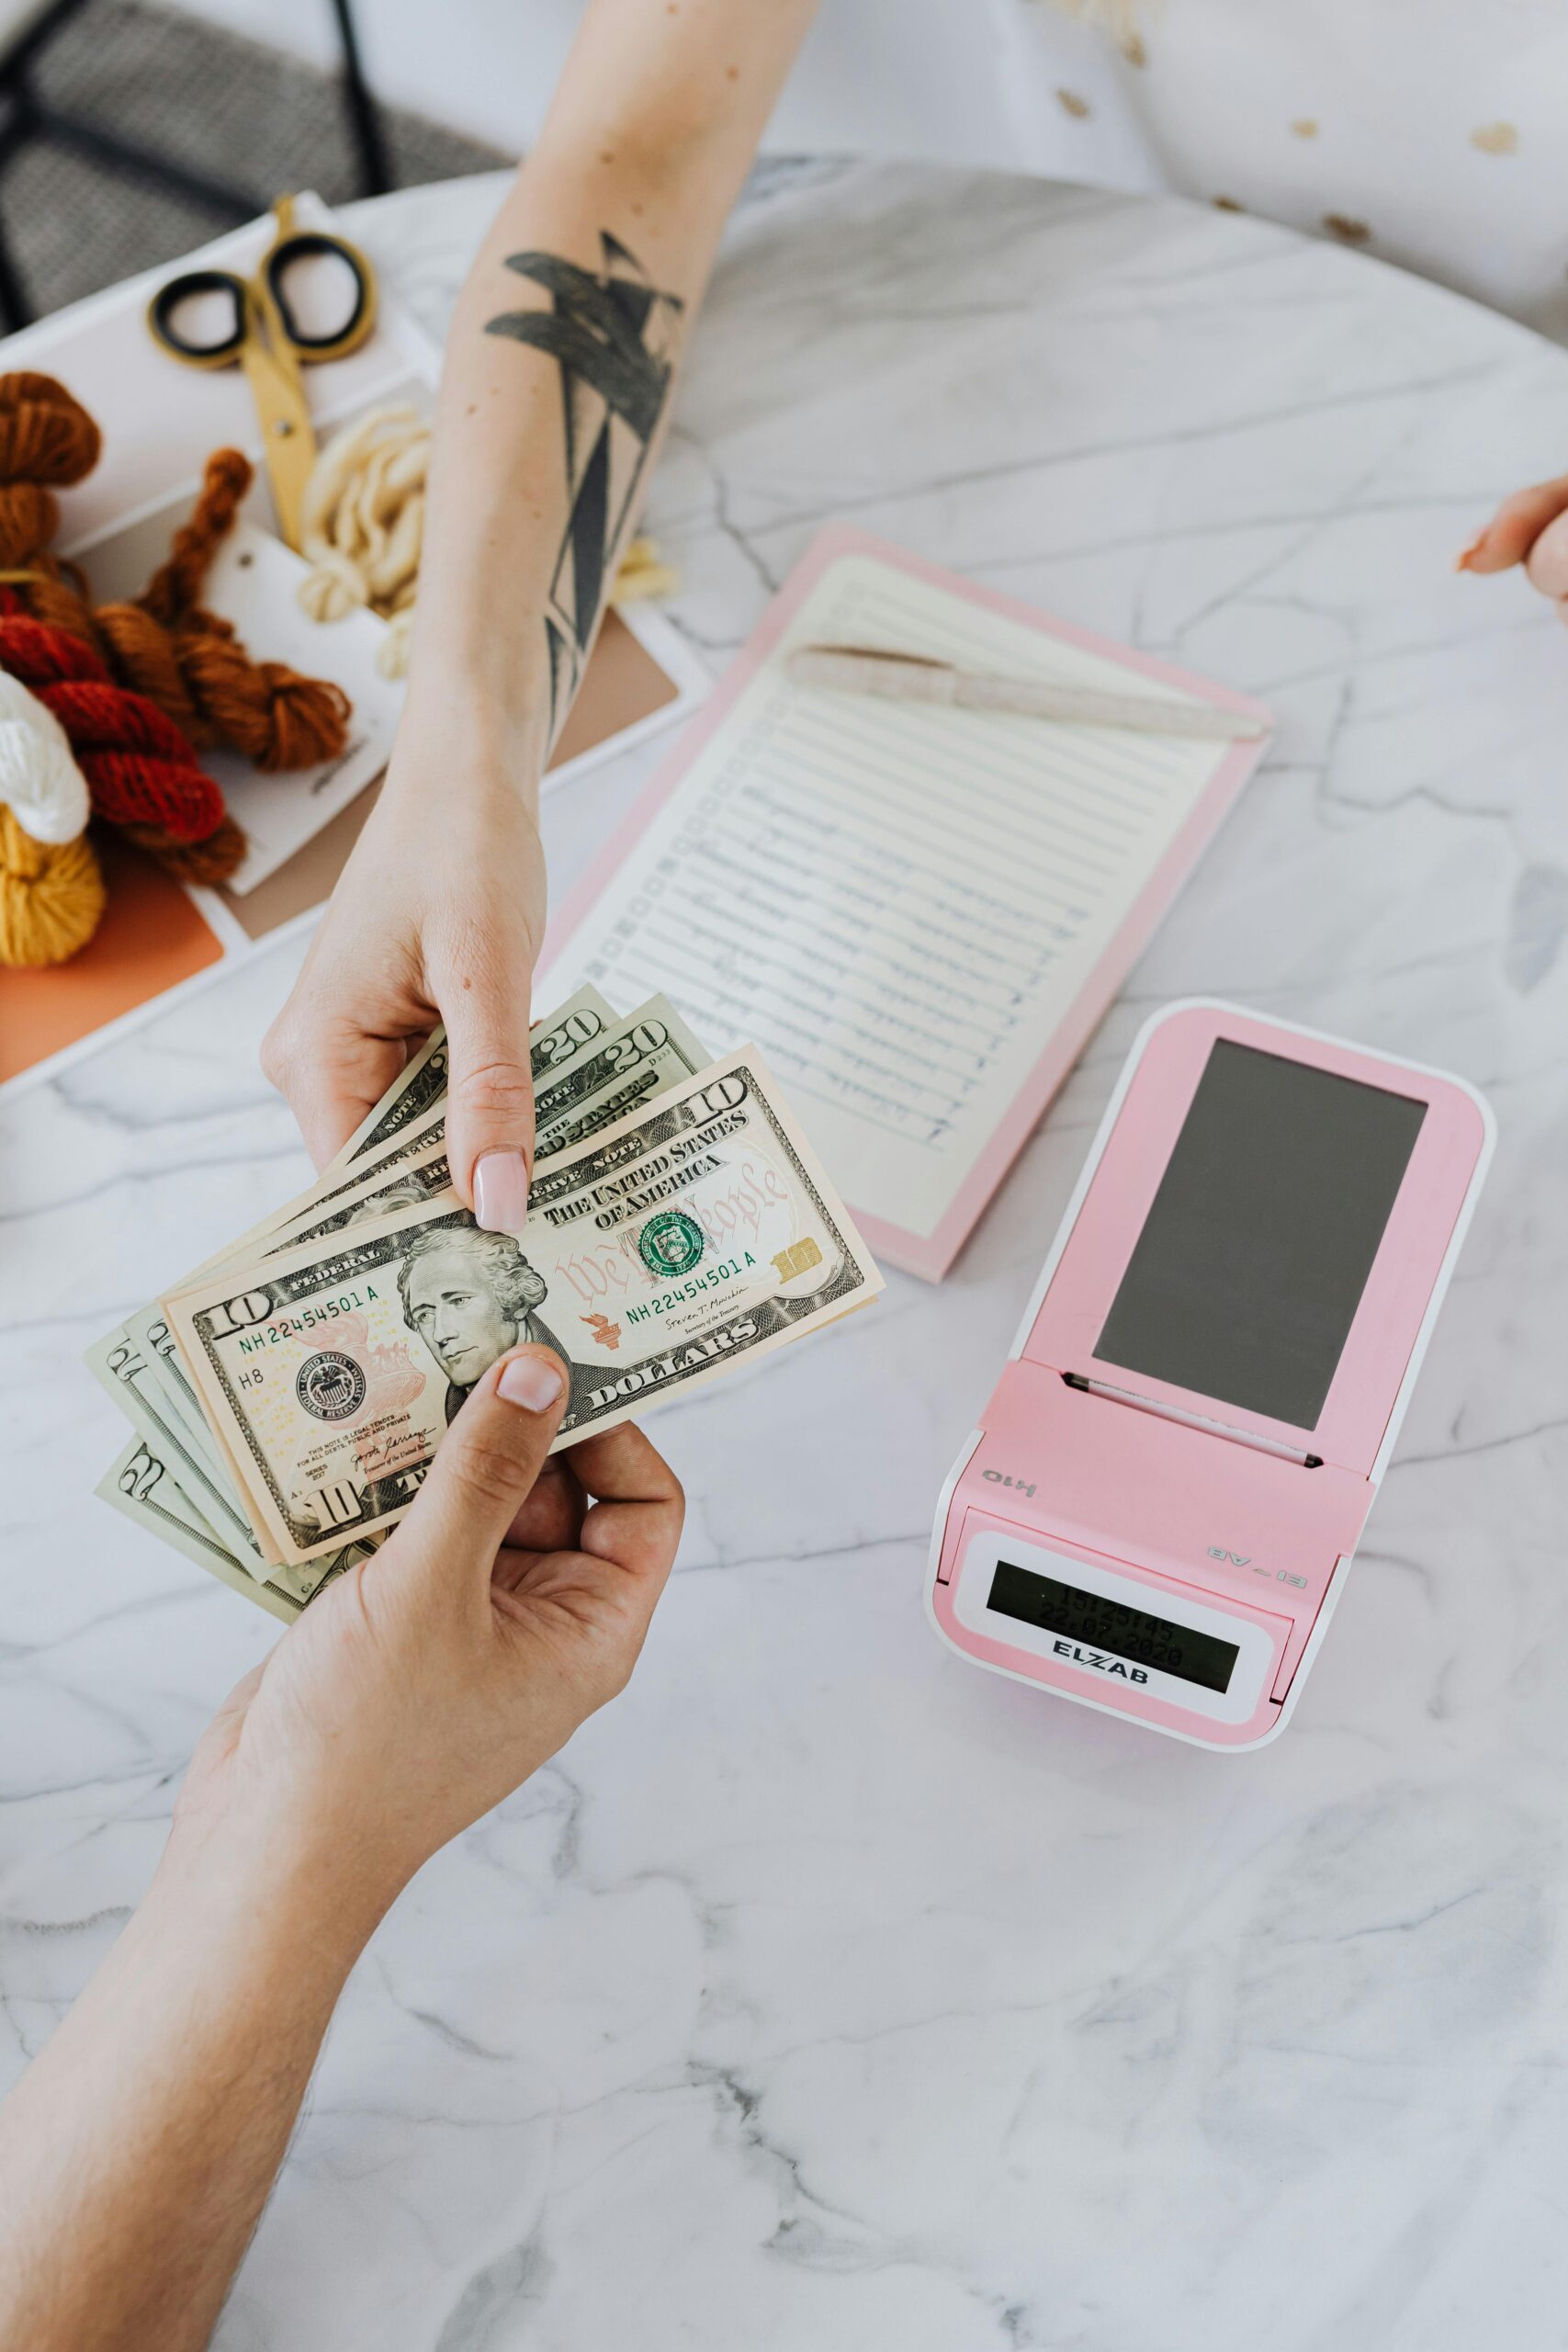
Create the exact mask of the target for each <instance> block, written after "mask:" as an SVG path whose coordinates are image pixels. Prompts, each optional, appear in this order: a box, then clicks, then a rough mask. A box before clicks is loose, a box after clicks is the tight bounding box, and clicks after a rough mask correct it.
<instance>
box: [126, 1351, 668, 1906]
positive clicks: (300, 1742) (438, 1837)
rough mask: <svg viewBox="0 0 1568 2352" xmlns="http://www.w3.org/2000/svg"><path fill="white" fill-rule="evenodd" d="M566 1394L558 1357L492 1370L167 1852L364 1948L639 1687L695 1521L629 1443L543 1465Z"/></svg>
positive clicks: (234, 1708)
mask: <svg viewBox="0 0 1568 2352" xmlns="http://www.w3.org/2000/svg"><path fill="white" fill-rule="evenodd" d="M566 1393H567V1392H566V1385H565V1382H564V1379H563V1377H562V1374H561V1367H560V1364H559V1362H558V1359H557V1358H556V1357H555V1356H554V1355H552V1354H551V1353H550V1352H549V1351H548V1350H547V1349H544V1348H519V1349H516V1350H514V1351H513V1352H512V1353H511V1354H510V1355H508V1356H505V1357H503V1358H502V1360H501V1362H500V1363H497V1364H494V1365H492V1366H491V1370H490V1371H489V1372H488V1373H487V1374H485V1376H484V1378H483V1379H482V1380H481V1381H479V1383H478V1385H476V1387H475V1388H474V1390H473V1392H472V1394H471V1395H470V1396H469V1397H468V1401H467V1402H466V1403H465V1405H464V1406H463V1408H462V1410H461V1411H460V1412H459V1413H458V1415H457V1419H456V1420H455V1421H454V1422H453V1424H452V1428H451V1430H450V1432H449V1433H448V1435H447V1436H446V1440H445V1441H444V1442H443V1444H442V1446H441V1449H440V1452H439V1453H437V1455H436V1457H435V1460H434V1464H432V1466H431V1469H430V1473H429V1476H427V1478H426V1479H425V1482H424V1485H423V1487H422V1489H421V1491H420V1494H419V1496H418V1498H417V1499H416V1500H415V1502H414V1505H413V1508H412V1510H411V1511H410V1513H409V1515H408V1517H407V1518H406V1519H405V1520H404V1521H402V1523H401V1525H400V1526H399V1527H398V1528H397V1529H396V1531H395V1532H393V1534H392V1536H391V1537H390V1539H389V1541H388V1542H387V1543H386V1544H384V1545H383V1546H382V1547H381V1549H380V1550H379V1551H378V1553H376V1554H375V1555H373V1556H372V1557H370V1558H369V1559H367V1560H365V1561H363V1562H362V1563H361V1564H360V1565H359V1566H357V1567H355V1568H354V1569H352V1570H350V1571H349V1572H348V1573H347V1574H345V1575H344V1576H343V1577H340V1578H339V1579H338V1580H337V1581H336V1582H335V1583H334V1584H333V1585H330V1586H329V1587H328V1588H327V1589H326V1590H325V1591H324V1592H323V1593H321V1595H320V1596H319V1598H318V1599H317V1600H313V1601H312V1602H311V1604H310V1608H309V1609H308V1610H307V1611H305V1613H304V1615H303V1616H302V1617H301V1618H300V1619H299V1622H298V1623H296V1624H295V1625H293V1626H291V1627H290V1629H289V1631H288V1634H286V1635H285V1637H284V1638H283V1640H282V1641H281V1642H279V1643H278V1645H277V1646H276V1648H275V1649H274V1650H273V1651H272V1652H271V1654H270V1655H269V1657H267V1658H266V1659H265V1662H264V1663H263V1664H262V1665H261V1666H260V1667H257V1668H254V1670H253V1671H252V1672H251V1673H250V1674H248V1675H246V1676H245V1678H244V1679H243V1681H241V1682H240V1683H239V1684H238V1685H237V1686H236V1688H235V1689H234V1690H233V1691H231V1694H230V1696H229V1698H228V1699H227V1701H226V1702H224V1704H223V1706H222V1708H221V1709H220V1712H219V1713H218V1715H217V1716H216V1717H215V1719H214V1721H213V1722H212V1724H210V1726H209V1729H208V1731H207V1733H206V1734H205V1736H204V1737H203V1738H202V1740H201V1743H200V1745H199V1746H198V1747H197V1751H196V1755H195V1758H194V1759H193V1761H192V1764H191V1768H190V1771H189V1774H188V1775H187V1778H186V1785H185V1788H184V1790H183V1792H182V1793H181V1797H180V1801H179V1804H178V1805H177V1807H176V1809H175V1835H174V1838H172V1839H171V1850H173V1849H175V1848H176V1847H179V1846H180V1845H181V1844H182V1842H183V1843H184V1845H185V1847H186V1850H187V1851H190V1850H193V1849H194V1850H197V1851H198V1852H201V1853H207V1854H212V1855H217V1854H224V1855H227V1856H229V1857H231V1856H232V1853H233V1851H234V1849H239V1850H240V1851H241V1852H242V1853H243V1854H244V1855H249V1856H253V1857H255V1856H263V1857H265V1859H266V1866H267V1883H268V1885H269V1886H272V1887H277V1886H284V1887H299V1886H310V1887H314V1888H316V1889H319V1890H322V1891H328V1892H330V1896H331V1903H332V1906H333V1918H334V1921H339V1920H341V1922H342V1923H343V1924H344V1932H345V1933H346V1934H347V1935H349V1936H350V1938H351V1939H352V1940H353V1941H354V1942H355V1943H357V1941H359V1940H361V1939H363V1937H364V1936H365V1935H367V1934H368V1932H369V1930H370V1928H371V1927H373V1926H374V1924H375V1922H376V1920H377V1919H378V1917H380V1915H381V1912H382V1911H383V1910H384V1909H385V1908H386V1906H387V1905H388V1904H389V1902H390V1901H391V1900H392V1897H393V1896H394V1895H395V1894H397V1892H398V1890H399V1889H400V1887H401V1886H402V1885H403V1883H405V1882H406V1881H407V1880H408V1879H409V1878H410V1877H412V1874H413V1872H414V1871H416V1870H417V1869H418V1868H419V1866H420V1864H421V1863H422V1862H423V1861H424V1860H427V1859H428V1857H429V1856H430V1855H431V1854H433V1853H434V1851H435V1850H436V1849H437V1848H438V1847H441V1846H443V1845H445V1844H446V1841H447V1839H448V1838H453V1837H455V1836H456V1835H457V1832H458V1831H459V1830H460V1829H463V1828H466V1827H467V1826H468V1824H469V1823H470V1822H472V1821H474V1820H476V1819H477V1818H478V1817H479V1815H480V1814H482V1813H485V1812H487V1811H488V1810H489V1809H490V1807H491V1805H493V1804H497V1803H499V1801H500V1800H501V1798H502V1797H503V1796H506V1795H507V1794H509V1793H510V1792H511V1791H512V1790H513V1789H514V1788H516V1787H517V1785H518V1784H519V1782H520V1781H525V1780H526V1779H527V1777H528V1775H529V1774H530V1773H531V1772H534V1771H536V1770H537V1769H538V1767H539V1766H540V1765H541V1764H543V1763H544V1762H545V1761H546V1760H547V1758H549V1757H550V1756H552V1755H554V1753H555V1752H556V1750H557V1749H558V1747H561V1746H562V1745H563V1744H564V1742H565V1741H566V1740H568V1739H569V1738H570V1736H571V1734H572V1733H573V1732H574V1731H575V1730H576V1728H577V1726H578V1725H579V1724H581V1722H582V1721H583V1719H584V1718H585V1717H586V1716H587V1715H590V1714H592V1713H593V1712H594V1710H595V1709H596V1708H598V1707H601V1706H603V1705H604V1702H605V1701H606V1700H607V1699H610V1698H613V1697H614V1696H615V1693H616V1692H617V1691H620V1690H621V1689H622V1688H623V1687H624V1686H625V1684H626V1679H627V1678H628V1676H629V1675H630V1673H631V1669H632V1667H633V1665H634V1664H635V1663H636V1660H637V1653H638V1651H639V1650H640V1649H641V1647H642V1642H643V1636H644V1634H646V1633H647V1631H648V1624H649V1618H650V1616H651V1615H652V1611H653V1607H654V1603H655V1602H656V1600H658V1598H659V1595H660V1592H661V1591H662V1589H663V1587H664V1582H665V1579H666V1577H668V1575H669V1573H670V1567H671V1562H672V1561H673V1559H674V1556H675V1547H676V1544H677V1543H678V1542H679V1540H680V1533H681V1522H682V1515H683V1511H684V1507H685V1506H684V1501H683V1498H682V1493H681V1488H680V1486H679V1484H678V1482H677V1481H676V1478H675V1476H674V1475H673V1473H672V1472H671V1470H670V1468H669V1466H668V1465H667V1464H666V1463H664V1462H663V1461H662V1460H661V1459H660V1455H659V1454H658V1453H655V1451H654V1449H653V1447H652V1446H651V1445H649V1442H648V1440H647V1439H646V1438H645V1437H644V1436H643V1434H642V1432H641V1431H640V1430H637V1429H634V1428H632V1427H630V1426H629V1425H627V1424H623V1425H622V1426H621V1427H620V1428H618V1429H614V1430H606V1431H605V1432H604V1433H603V1434H602V1435H599V1436H595V1437H591V1438H588V1439H585V1440H584V1441H583V1442H582V1443H581V1445H577V1446H573V1447H571V1448H570V1449H569V1450H567V1451H565V1452H563V1453H557V1454H551V1455H547V1447H548V1445H549V1443H550V1441H551V1439H552V1438H553V1437H554V1436H555V1434H556V1431H557V1430H558V1427H559V1425H560V1418H561V1413H562V1411H563V1409H564V1405H565V1398H566Z"/></svg>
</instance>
